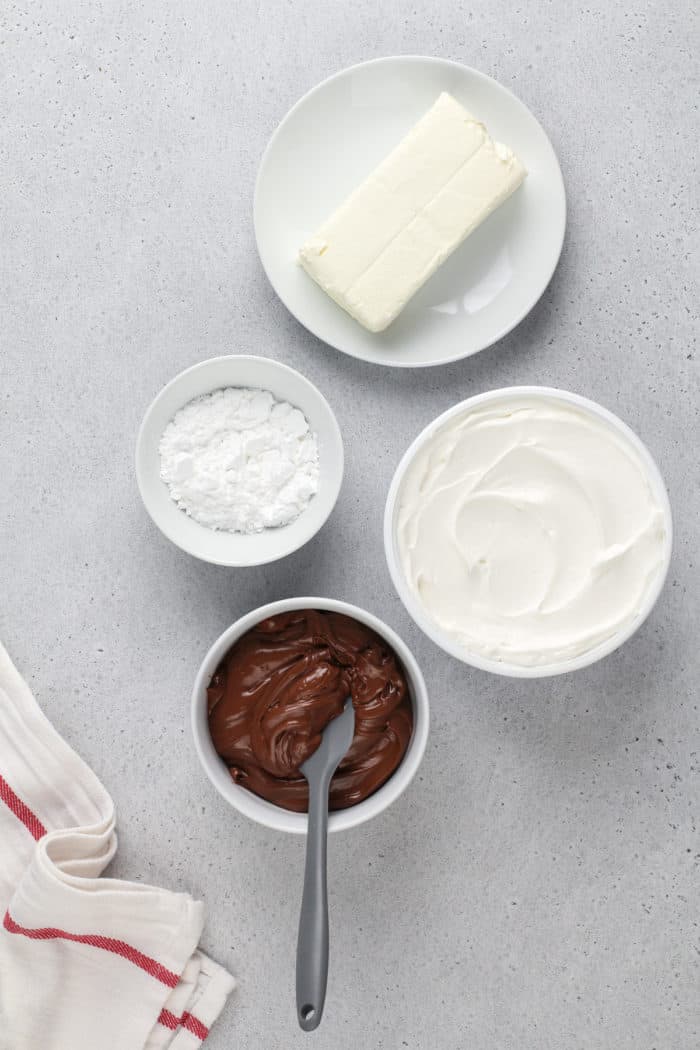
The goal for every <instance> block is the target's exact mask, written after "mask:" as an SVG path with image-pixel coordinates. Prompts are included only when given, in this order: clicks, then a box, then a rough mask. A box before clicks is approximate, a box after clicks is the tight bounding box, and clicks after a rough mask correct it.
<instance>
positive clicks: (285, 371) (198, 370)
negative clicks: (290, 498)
mask: <svg viewBox="0 0 700 1050" xmlns="http://www.w3.org/2000/svg"><path fill="white" fill-rule="evenodd" d="M227 386H238V387H260V388H261V389H263V390H269V391H270V392H271V393H272V394H274V396H275V397H276V398H277V399H278V400H280V401H289V402H290V403H291V404H292V405H295V406H296V407H297V408H300V409H301V411H302V412H303V413H304V415H305V416H306V418H307V419H308V421H309V424H310V426H311V429H312V430H313V431H314V432H315V433H316V435H317V437H318V452H319V465H320V481H319V490H318V492H317V493H316V495H315V496H314V497H313V498H312V499H311V502H310V503H309V505H308V507H306V509H305V510H303V511H302V513H301V514H300V515H299V517H298V518H296V519H295V520H294V521H292V522H290V523H289V524H288V525H282V526H280V528H275V529H265V530H264V531H263V532H256V533H252V534H250V535H245V534H243V533H237V532H223V531H218V530H214V529H208V528H206V527H205V526H204V525H200V523H199V522H197V521H194V519H193V518H190V517H189V516H188V515H187V514H186V513H185V512H184V511H183V510H180V508H179V507H178V505H177V504H176V503H175V502H174V501H173V500H172V499H171V497H170V493H169V491H168V487H167V485H166V484H165V482H164V481H162V480H161V477H160V453H159V451H158V445H159V443H160V439H161V436H162V434H163V431H164V430H165V428H166V426H167V425H168V423H169V422H170V420H171V419H172V418H173V416H174V415H175V413H176V412H177V411H178V410H179V409H181V408H182V407H183V406H184V405H186V404H187V403H188V402H189V401H191V400H192V399H193V398H195V397H199V396H200V395H201V394H209V393H211V392H212V391H214V390H219V389H221V388H222V387H227ZM136 478H137V480H138V486H139V490H140V492H141V498H142V499H143V503H144V506H145V508H146V510H147V511H148V513H149V514H150V515H151V517H152V518H153V521H154V522H155V524H156V525H157V526H158V528H159V529H160V530H161V532H162V533H163V534H164V535H165V536H167V537H168V539H169V540H172V542H173V543H175V544H177V546H178V547H181V548H182V550H184V551H187V552H188V553H189V554H193V555H194V556H195V557H196V558H201V559H202V560H203V561H209V562H213V563H214V564H216V565H263V564H265V563H266V562H271V561H276V560H277V559H278V558H284V557H285V555H287V554H291V553H292V551H295V550H297V548H299V547H301V546H302V545H303V544H304V543H306V542H307V541H308V540H310V539H311V537H312V536H313V535H315V533H317V532H318V530H319V529H320V528H321V526H322V525H323V523H324V522H325V521H326V518H327V517H328V515H329V514H330V512H331V511H332V510H333V507H334V506H335V502H336V500H337V498H338V493H339V492H340V485H341V482H342V480H343V441H342V438H341V436H340V429H339V427H338V423H337V421H336V418H335V416H334V415H333V411H332V409H331V407H330V405H329V404H328V402H327V401H326V399H325V398H324V397H323V395H322V394H321V392H320V391H319V390H317V389H316V387H315V386H314V385H313V383H310V382H309V380H308V379H305V378H304V376H302V375H300V374H299V372H295V371H294V369H293V368H288V367H287V365H282V364H280V363H279V361H273V360H271V359H270V358H268V357H252V356H248V355H244V354H241V355H238V356H232V357H213V358H211V359H210V360H209V361H201V362H200V363H199V364H196V365H193V366H192V367H191V368H188V369H186V370H185V371H184V372H181V373H180V374H179V375H178V376H176V377H175V378H174V379H173V380H171V382H170V383H168V385H167V386H166V387H164V388H163V389H162V390H161V392H160V393H159V394H158V396H157V397H156V399H155V400H154V401H153V403H152V404H151V406H150V408H149V409H148V411H147V412H146V415H145V417H144V420H143V423H142V424H141V429H140V431H139V436H138V440H137V443H136Z"/></svg>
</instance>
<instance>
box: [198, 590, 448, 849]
mask: <svg viewBox="0 0 700 1050" xmlns="http://www.w3.org/2000/svg"><path fill="white" fill-rule="evenodd" d="M308 613H311V617H310V623H309V624H308V625H307V624H305V623H304V618H305V617H306V615H307V614H308ZM346 618H350V620H352V621H356V624H355V627H357V628H358V631H357V632H354V631H353V625H352V624H349V625H348V624H347V622H346ZM296 619H298V620H299V621H300V623H299V629H298V631H297V630H295V629H293V630H290V629H289V621H290V620H296ZM329 622H330V627H329V630H330V632H331V635H332V637H331V639H330V642H328V640H327V639H326V638H324V637H323V631H324V627H325V626H327V625H328V623H329ZM293 626H294V625H293ZM258 628H262V629H261V630H260V631H258ZM348 632H349V633H348ZM365 632H368V635H369V638H370V646H369V648H368V649H367V648H363V649H362V664H361V666H360V667H359V668H358V672H359V677H360V684H359V689H360V691H361V693H362V694H363V695H361V696H360V697H359V705H358V702H356V696H355V686H354V685H353V686H352V695H353V703H354V705H355V712H356V718H355V733H356V735H355V740H354V741H353V747H352V748H351V750H350V752H349V753H348V756H347V757H348V758H351V757H352V755H353V748H355V747H356V745H357V742H358V728H359V734H360V736H363V734H365V733H366V731H367V730H368V731H369V733H370V734H371V732H372V728H373V723H374V726H375V727H376V725H377V724H378V723H379V722H382V725H384V719H383V718H381V717H380V718H377V713H378V708H377V701H379V702H380V703H381V700H382V697H383V695H384V694H383V693H382V692H381V689H376V688H375V690H374V696H371V695H370V693H371V691H372V690H371V687H370V689H369V690H368V689H367V687H366V683H367V681H369V682H370V686H371V682H372V676H373V675H374V674H376V673H377V670H378V668H379V669H380V670H381V668H382V667H383V666H384V665H385V664H386V663H387V662H390V663H391V664H392V667H393V668H394V672H395V673H396V671H397V670H398V671H399V672H400V675H401V678H402V689H403V692H402V698H401V705H403V706H405V707H407V708H408V714H407V715H405V717H404V718H403V719H401V718H400V721H401V722H402V727H401V729H400V730H399V735H400V733H403V734H404V735H403V740H402V742H401V744H400V757H399V758H398V764H396V765H395V766H394V768H393V772H391V773H390V775H389V776H388V779H386V780H384V781H383V783H381V786H379V787H377V788H376V790H374V791H373V793H371V794H369V795H368V796H367V797H365V798H363V800H362V801H358V802H356V803H354V804H351V805H348V806H347V808H339V809H333V800H334V785H335V782H336V777H337V776H338V775H339V774H340V775H341V783H340V789H341V790H345V787H344V785H343V783H342V774H343V762H341V765H340V767H339V770H338V771H337V773H336V775H335V776H334V779H333V782H332V783H331V792H330V797H331V812H330V814H329V823H328V827H329V830H330V831H345V830H347V829H348V828H354V827H357V826H358V825H359V824H364V823H365V822H366V821H368V820H371V819H372V818H373V817H376V816H377V815H378V814H380V813H382V812H383V811H384V810H385V809H387V808H388V807H389V806H390V805H391V804H392V803H393V802H395V801H396V799H398V797H399V796H400V795H401V794H402V793H403V792H404V791H405V790H406V788H407V787H408V785H409V784H410V782H411V780H412V779H413V777H414V776H415V773H416V771H417V769H418V767H419V765H420V763H421V760H422V758H423V754H424V752H425V746H426V742H427V738H428V723H429V706H428V694H427V690H426V687H425V682H424V680H423V676H422V674H421V671H420V668H419V667H418V664H417V663H416V660H415V657H414V656H413V654H412V653H411V651H410V649H409V648H408V647H407V646H406V644H405V643H404V642H403V641H402V640H401V638H399V636H398V635H397V634H396V633H395V632H394V631H393V630H392V629H391V628H390V627H389V626H388V625H387V624H385V623H384V622H383V621H382V620H380V619H378V617H376V616H373V615H372V614H371V613H368V612H366V611H365V610H364V609H360V608H357V607H356V606H354V605H349V604H348V603H347V602H343V601H337V600H336V599H333V598H318V597H316V598H308V597H306V598H288V599H283V600H282V601H277V602H272V603H270V604H269V605H263V606H261V607H260V608H258V609H253V610H252V611H251V612H249V613H247V614H246V615H245V616H242V617H241V618H240V619H239V620H237V621H236V622H235V623H234V624H233V625H232V626H231V627H229V628H228V629H227V630H225V631H224V632H223V634H222V635H221V636H220V637H219V638H217V640H216V641H215V642H214V644H213V645H212V646H211V648H210V649H209V652H208V653H207V655H206V656H205V657H204V660H203V662H202V665H201V667H200V669H199V671H198V673H197V678H196V680H195V684H194V689H193V692H192V710H191V715H192V732H193V735H194V742H195V747H196V750H197V754H198V756H199V760H200V762H201V763H202V766H203V768H204V771H205V773H206V774H207V776H208V777H209V780H210V781H211V782H212V784H213V785H214V787H215V788H216V789H217V791H218V792H219V794H221V795H222V796H223V797H224V798H225V799H226V801H227V802H229V803H230V804H231V805H232V806H233V807H234V808H235V809H237V810H238V811H239V812H240V813H242V814H243V815H244V816H246V817H249V818H250V819H251V820H255V821H257V822H258V823H259V824H263V825H265V826H266V827H268V828H273V829H274V830H277V831H289V832H292V833H295V834H306V828H307V814H306V812H293V811H292V810H290V809H288V808H284V806H283V805H278V804H276V803H275V802H273V801H270V800H269V798H265V797H263V796H264V794H265V793H266V792H267V793H268V794H269V795H270V796H271V797H274V796H275V794H276V790H277V789H276V787H275V780H274V778H275V776H276V775H277V770H276V769H275V763H276V762H277V761H278V760H279V761H281V762H283V763H284V762H285V761H287V760H288V759H289V756H290V754H291V755H293V756H294V761H293V762H292V764H293V765H294V766H295V769H294V773H293V774H290V775H289V779H286V778H285V775H284V772H283V771H280V772H282V775H281V776H280V780H279V784H278V789H279V792H280V797H281V795H282V794H283V795H285V796H286V797H287V798H290V797H292V795H293V794H294V792H295V791H296V790H297V789H298V785H299V777H300V776H301V774H298V775H297V768H296V767H298V765H300V764H301V761H303V760H304V759H302V760H298V756H299V748H300V747H301V748H304V747H305V746H307V744H306V741H305V739H304V738H305V735H306V731H305V726H304V724H303V723H304V719H305V717H306V715H305V712H306V711H307V710H310V709H313V711H314V715H313V717H314V720H315V722H316V723H317V724H316V726H315V728H314V729H313V730H312V733H316V732H317V731H318V730H319V728H322V723H323V722H324V721H327V720H329V718H328V719H327V718H326V716H325V715H322V716H321V720H320V722H319V709H318V707H317V706H316V697H315V696H314V694H315V693H317V694H318V695H320V696H321V698H322V700H321V703H322V704H323V703H324V698H327V697H328V695H329V694H331V693H333V691H334V689H335V690H336V691H337V682H334V681H333V677H332V676H333V672H334V668H333V666H330V665H331V664H332V662H333V661H332V659H331V660H329V658H328V656H327V655H326V653H325V652H324V650H326V649H330V650H331V653H332V652H333V650H334V648H335V647H336V645H337V646H338V647H339V648H340V649H341V650H342V648H343V646H346V645H347V642H348V639H350V643H352V641H353V639H354V638H355V637H356V635H357V634H358V633H359V635H360V636H362V635H363V633H365ZM245 636H247V637H248V639H251V638H252V641H251V644H250V646H249V647H248V648H246V649H245V651H244V653H243V654H242V655H241V656H240V658H237V659H236V660H235V661H233V662H232V661H231V659H230V654H231V650H232V649H233V647H236V652H237V653H238V652H240V649H241V646H240V643H241V641H242V640H243V642H244V643H246V637H245ZM377 636H378V638H377ZM300 638H304V639H306V643H304V644H307V645H308V650H309V651H308V652H306V651H304V652H302V651H301V650H300V651H299V652H294V653H291V654H290V639H291V643H292V644H293V645H297V644H298V643H299V639H300ZM258 641H259V642H260V645H261V653H262V656H261V666H263V669H264V674H263V675H260V674H256V673H255V667H254V666H252V664H251V652H255V644H257V642H258ZM374 642H376V643H378V644H376V645H375V644H373V643H374ZM285 647H286V648H285ZM283 650H284V652H283ZM280 653H282V656H281V657H280ZM341 658H344V657H342V656H341ZM345 658H346V657H345ZM222 667H225V668H226V673H227V674H234V673H235V672H236V671H238V672H240V671H241V670H242V669H243V668H245V670H244V673H243V674H241V677H240V681H241V685H240V690H239V691H240V696H241V699H242V701H243V703H244V705H245V703H247V701H248V698H250V697H254V700H253V702H251V704H250V708H249V712H248V714H246V712H245V711H242V710H241V707H240V706H239V708H238V709H237V710H236V711H231V709H230V708H229V710H228V711H227V712H226V714H225V715H224V716H223V717H221V718H219V721H218V723H217V725H216V728H215V724H214V723H213V722H212V719H211V714H210V711H211V709H212V706H213V705H212V692H213V690H216V689H217V675H218V674H220V673H221V670H222ZM263 678H266V679H272V678H274V680H273V681H271V682H268V681H263ZM300 680H301V685H300V686H299V681H300ZM295 690H296V692H297V693H298V692H299V691H301V696H300V697H296V698H295V695H294V694H295ZM345 695H346V694H344V695H343V697H342V698H340V702H341V710H342V703H343V702H344V696H345ZM216 699H218V697H215V700H216ZM295 700H298V701H299V702H298V703H295ZM365 702H366V703H365ZM285 705H289V706H290V710H289V711H288V712H285V710H284V708H285ZM401 705H399V706H401ZM392 706H393V705H392ZM363 707H364V715H363V710H362V709H363ZM280 709H282V711H281V714H280ZM325 710H326V711H327V709H325ZM397 713H398V714H399V717H400V715H401V712H398V711H397V710H396V709H395V710H393V711H392V716H395V715H396V714H397ZM404 714H405V713H404ZM248 715H250V716H251V717H250V718H248ZM331 717H332V716H331ZM363 717H365V719H366V720H365V723H364V728H363V727H362V725H361V722H362V718H363ZM242 718H243V719H244V720H245V719H248V722H247V724H243V725H242V724H241V719H242ZM386 722H387V725H391V719H387V720H386ZM407 726H408V728H407ZM216 729H218V730H220V731H221V733H222V734H223V735H227V734H229V733H231V734H233V736H234V737H235V738H236V739H234V742H233V750H234V751H236V752H237V753H238V754H242V755H243V756H244V760H243V761H241V762H237V761H231V760H229V759H228V758H226V759H224V757H222V755H221V754H220V751H222V750H226V749H225V748H222V747H221V743H220V739H219V738H217V745H218V747H219V750H217V746H215V742H214V739H213V737H214V736H215V735H216ZM261 735H262V736H263V737H265V739H260V737H261ZM254 737H255V740H253V738H254ZM385 743H386V741H380V742H379V749H374V750H372V751H371V752H369V753H366V754H364V755H363V756H361V757H360V758H359V759H358V760H357V761H356V762H355V763H350V766H349V770H346V773H348V772H349V773H350V774H352V775H354V772H355V771H356V770H357V769H358V768H360V767H362V770H365V771H366V770H371V769H372V768H373V767H375V768H376V766H377V764H378V763H380V762H381V761H383V758H382V749H383V747H384V744H385ZM394 744H396V740H394ZM361 747H362V745H361ZM233 767H237V768H233ZM271 774H272V775H271ZM246 783H248V784H249V785H250V786H251V787H254V788H255V791H258V792H259V793H255V791H254V790H249V788H248V787H245V786H243V785H244V784H246Z"/></svg>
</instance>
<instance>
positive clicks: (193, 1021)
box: [158, 1010, 209, 1042]
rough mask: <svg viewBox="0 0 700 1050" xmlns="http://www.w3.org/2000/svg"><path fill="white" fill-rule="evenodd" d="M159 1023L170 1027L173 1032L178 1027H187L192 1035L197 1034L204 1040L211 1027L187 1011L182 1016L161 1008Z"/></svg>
mask: <svg viewBox="0 0 700 1050" xmlns="http://www.w3.org/2000/svg"><path fill="white" fill-rule="evenodd" d="M158 1023H159V1024H162V1025H163V1027H164V1028H169V1029H170V1031H171V1032H175V1031H177V1029H178V1028H180V1027H182V1028H186V1029H187V1031H188V1032H191V1033H192V1035H196V1036H197V1037H198V1038H199V1039H201V1040H202V1042H204V1040H205V1039H206V1038H207V1036H208V1035H209V1029H208V1028H207V1026H206V1025H204V1024H202V1022H201V1021H200V1020H199V1019H198V1018H196V1017H194V1016H193V1015H192V1014H190V1013H187V1012H185V1013H184V1014H183V1015H182V1017H176V1016H175V1014H174V1013H171V1011H170V1010H161V1011H160V1016H159V1018H158Z"/></svg>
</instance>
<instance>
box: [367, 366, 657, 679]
mask: <svg viewBox="0 0 700 1050" xmlns="http://www.w3.org/2000/svg"><path fill="white" fill-rule="evenodd" d="M512 397H537V398H542V399H543V400H559V401H564V402H567V403H569V404H572V405H575V406H576V407H578V408H580V409H582V410H583V411H585V412H589V413H591V414H592V415H594V416H597V417H598V418H599V419H602V420H604V421H605V422H606V423H607V424H608V425H609V426H611V427H612V428H613V429H614V430H616V431H617V433H618V434H622V436H623V437H624V438H625V439H626V440H627V441H628V442H629V443H630V444H631V445H632V447H633V448H634V449H635V450H636V451H637V453H638V455H639V456H640V458H641V460H642V462H643V464H644V466H645V468H646V470H647V476H648V479H649V483H650V485H651V487H652V490H653V492H654V494H655V496H656V498H657V499H658V502H659V506H660V508H661V511H662V514H663V516H664V526H665V541H664V552H663V564H662V566H661V569H660V571H659V572H658V574H657V578H656V580H655V581H654V585H653V587H651V588H650V590H649V592H648V594H647V596H646V599H645V601H644V604H643V606H642V609H641V611H640V613H639V615H638V616H637V617H636V618H635V619H634V620H633V621H632V623H630V624H628V625H627V626H626V627H625V628H624V629H623V630H620V631H618V632H617V633H616V634H614V635H612V636H611V637H610V638H607V639H606V640H605V641H603V642H601V643H600V644H599V645H597V646H594V647H593V648H592V649H589V650H587V651H586V652H585V653H580V654H579V655H578V656H575V657H572V658H571V659H569V660H559V661H556V662H554V663H551V664H541V665H538V666H534V667H526V666H522V665H520V664H514V663H508V662H507V661H500V660H491V659H489V658H488V657H485V656H482V655H481V654H479V653H475V652H473V651H472V650H469V649H466V648H465V647H464V646H462V645H460V644H459V642H457V641H456V640H455V639H453V638H450V636H449V635H447V634H446V633H445V632H443V631H442V630H441V628H440V627H439V626H438V625H437V624H436V623H435V622H434V621H433V620H432V619H431V617H430V616H429V615H428V614H427V613H426V612H425V611H424V609H423V607H422V605H421V604H420V602H419V601H418V599H417V598H416V597H415V595H414V594H413V592H412V590H411V589H410V587H409V586H408V584H407V582H406V579H405V577H404V573H403V570H402V568H401V564H400V559H399V557H398V552H397V548H396V528H395V522H396V505H397V500H398V496H399V493H400V491H401V486H402V484H403V481H404V477H405V475H406V471H407V470H408V468H409V466H410V464H411V463H412V462H413V460H414V458H415V456H416V454H417V453H418V451H419V450H420V449H421V448H422V447H423V446H424V445H425V444H426V443H427V442H428V441H429V440H431V438H433V437H434V436H435V434H436V433H437V432H438V431H439V430H440V429H441V428H442V427H443V426H444V425H445V423H447V422H448V421H449V420H450V419H452V418H453V417H454V416H457V415H460V414H463V413H464V412H467V411H469V410H471V409H473V408H476V407H477V406H478V405H483V404H486V403H488V402H490V401H500V400H503V399H506V398H512ZM672 549H673V517H672V513H671V504H670V502H669V498H668V492H667V490H666V485H665V482H664V479H663V475H662V474H661V471H660V470H659V468H658V466H657V464H656V461H655V460H654V458H653V456H652V455H651V453H650V451H649V449H648V448H647V446H646V445H645V444H644V442H643V441H642V439H641V438H640V437H639V435H638V434H636V433H635V431H634V430H632V428H631V427H629V426H628V425H627V423H625V422H623V420H621V419H620V418H619V416H616V415H615V414H614V413H613V412H611V411H610V410H609V409H607V408H605V407H604V406H603V405H600V404H598V402H597V401H593V400H591V399H590V398H587V397H583V396H582V395H581V394H575V393H573V392H572V391H569V390H562V389H559V388H557V387H550V386H537V385H528V386H510V387H499V388H498V389H495V390H487V391H484V392H482V393H480V394H474V395H473V396H472V397H468V398H466V399H465V400H464V401H460V402H459V403H458V404H456V405H453V406H452V407H451V408H448V409H447V411H445V412H443V413H441V415H439V416H437V417H436V418H435V419H434V420H433V421H432V422H431V423H428V425H427V426H426V427H424V428H423V430H421V432H420V433H419V434H418V435H417V436H416V437H415V438H414V440H413V441H412V442H411V444H410V445H409V447H408V448H407V449H406V451H405V452H404V454H403V456H402V457H401V460H400V461H399V464H398V466H397V468H396V470H395V472H394V476H393V478H392V480H391V484H390V486H389V492H388V494H387V499H386V504H385V508H384V554H385V557H386V561H387V565H388V568H389V574H390V576H391V579H392V581H393V584H394V587H395V588H396V591H397V593H398V595H399V598H400V599H401V601H402V603H403V605H404V607H405V609H406V611H407V612H408V613H409V615H410V616H411V618H412V619H413V620H414V621H415V623H416V624H417V625H418V627H420V629H421V630H422V631H423V632H424V633H425V634H426V635H427V636H428V637H429V638H430V639H431V641H433V642H434V643H435V644H436V645H437V646H439V647H440V648H441V649H442V650H443V651H444V652H446V653H448V654H449V655H450V656H454V657H455V659H457V660H460V661H461V662H462V663H464V664H468V665H469V666H471V667H476V668H477V669H478V670H480V671H488V672H489V673H491V674H498V675H503V676H505V677H509V678H548V677H551V676H553V675H559V674H567V673H569V672H571V671H578V670H581V669H582V668H584V667H589V666H590V665H591V664H593V663H596V662H597V661H598V660H602V659H603V657H605V656H608V655H609V654H610V653H612V652H614V651H615V650H616V649H618V648H619V647H620V646H621V645H623V644H624V643H625V642H626V641H627V640H628V639H629V638H631V637H632V635H633V634H634V633H635V631H637V630H638V628H639V627H641V625H642V624H643V623H644V621H645V620H646V618H647V617H648V615H649V613H650V612H651V610H652V609H653V607H654V605H655V604H656V601H657V599H658V597H659V595H660V594H661V591H662V589H663V586H664V583H665V582H666V577H667V575H668V570H669V566H670V562H671V553H672Z"/></svg>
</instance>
